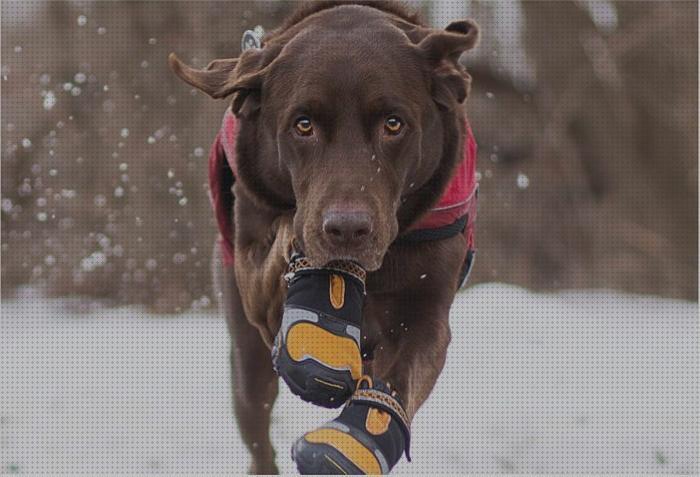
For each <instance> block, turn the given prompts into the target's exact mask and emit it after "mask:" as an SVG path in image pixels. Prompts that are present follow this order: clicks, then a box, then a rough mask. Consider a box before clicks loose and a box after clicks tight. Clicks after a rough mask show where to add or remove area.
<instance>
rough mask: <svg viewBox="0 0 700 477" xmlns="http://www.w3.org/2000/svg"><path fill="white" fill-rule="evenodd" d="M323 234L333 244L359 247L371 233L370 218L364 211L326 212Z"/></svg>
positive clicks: (332, 210) (335, 210)
mask: <svg viewBox="0 0 700 477" xmlns="http://www.w3.org/2000/svg"><path fill="white" fill-rule="evenodd" d="M323 233H324V234H325V235H326V237H328V238H329V239H330V240H331V241H332V242H334V243H338V244H342V245H359V244H360V243H361V242H363V241H364V240H365V239H367V238H368V237H369V236H370V234H371V233H372V217H371V216H370V214H369V212H367V211H365V210H338V209H331V210H327V211H326V212H324V213H323Z"/></svg>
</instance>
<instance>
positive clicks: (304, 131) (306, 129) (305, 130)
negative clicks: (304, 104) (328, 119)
mask: <svg viewBox="0 0 700 477" xmlns="http://www.w3.org/2000/svg"><path fill="white" fill-rule="evenodd" d="M294 128H295V129H296V130H297V133H299V134H300V135H301V136H311V135H312V134H313V133H314V127H313V125H312V124H311V120H310V119H309V118H307V117H306V116H301V117H299V118H297V120H296V122H295V123H294Z"/></svg>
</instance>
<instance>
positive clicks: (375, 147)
mask: <svg viewBox="0 0 700 477" xmlns="http://www.w3.org/2000/svg"><path fill="white" fill-rule="evenodd" d="M391 10H394V9H389V11H385V10H383V9H380V8H376V6H366V5H365V6H363V5H340V6H335V7H333V8H320V7H319V9H318V11H315V12H314V11H310V12H307V14H306V15H303V16H302V18H300V19H298V20H296V21H295V22H293V23H292V24H290V25H286V26H284V27H282V28H281V29H280V30H277V31H275V32H273V33H272V34H271V35H269V36H268V37H267V38H266V39H265V42H264V44H263V47H262V48H261V49H255V50H246V51H245V52H243V54H242V55H241V56H240V57H239V58H237V59H224V60H216V61H214V62H212V63H211V64H210V65H209V66H208V67H207V68H206V69H204V70H195V69H192V68H189V67H187V66H185V65H183V64H182V63H181V62H180V61H179V60H178V59H177V58H176V57H175V56H174V55H171V57H170V64H171V66H172V68H173V69H174V71H175V72H176V73H177V74H178V76H180V77H181V78H182V79H184V80H185V81H186V82H188V83H189V84H191V85H193V86H195V87H197V88H199V89H201V90H202V91H204V92H205V93H207V94H209V95H210V96H212V97H214V98H223V97H226V96H229V95H232V94H235V96H234V99H233V103H232V109H233V111H234V113H235V114H236V116H237V117H238V118H239V121H240V124H241V126H240V129H239V136H238V140H237V143H238V170H239V175H240V179H241V180H242V182H243V183H244V184H245V185H246V186H248V187H247V188H248V189H250V190H251V192H252V193H253V194H254V195H256V196H257V198H259V199H260V200H261V201H262V202H264V203H266V204H267V205H270V206H274V207H289V208H295V209H296V211H295V217H294V233H295V236H296V239H297V242H298V244H299V245H300V246H301V248H302V249H303V251H304V253H305V254H306V255H307V256H308V257H309V258H310V259H311V260H312V261H313V262H314V263H316V264H318V265H324V264H325V263H327V262H329V261H331V260H335V259H351V260H355V261H357V262H358V263H360V264H361V265H363V266H364V267H365V268H366V269H368V270H375V269H377V268H379V267H380V266H381V263H382V260H383V257H384V254H385V253H386V251H387V249H388V247H389V245H390V244H391V242H392V241H393V240H394V239H395V238H396V236H397V234H398V233H399V231H400V230H402V229H403V228H405V227H407V226H408V225H410V224H411V222H413V221H415V220H416V219H417V218H418V216H420V215H421V214H422V213H423V212H425V211H426V210H427V209H428V208H429V207H430V205H432V204H433V203H434V202H435V201H436V200H437V199H438V198H439V195H440V192H441V191H442V188H444V186H445V184H446V183H447V181H448V180H449V178H450V176H451V174H452V171H453V169H454V166H455V164H456V163H457V162H458V160H459V155H460V147H459V146H460V145H461V133H462V132H463V127H464V124H463V122H464V116H463V115H464V112H463V108H461V107H460V106H461V104H462V103H463V102H464V101H465V99H466V97H467V95H468V92H469V83H470V77H469V75H468V74H467V73H466V71H465V70H464V68H463V67H462V66H461V65H460V64H459V62H458V60H459V56H460V55H461V53H463V52H464V51H466V50H469V49H471V48H472V47H473V46H474V45H475V43H476V41H477V38H478V27H477V25H476V24H475V23H474V22H473V21H471V20H461V21H457V22H453V23H451V24H450V25H449V26H448V27H447V28H446V29H445V30H435V29H430V28H426V27H424V26H422V25H419V24H416V23H415V22H413V21H410V20H409V19H408V17H406V16H401V15H400V14H397V11H391ZM399 13H400V12H399Z"/></svg>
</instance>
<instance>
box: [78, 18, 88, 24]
mask: <svg viewBox="0 0 700 477" xmlns="http://www.w3.org/2000/svg"><path fill="white" fill-rule="evenodd" d="M86 24H87V17H86V16H85V15H80V16H79V17H78V26H85V25H86Z"/></svg>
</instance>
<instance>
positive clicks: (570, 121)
mask: <svg viewBox="0 0 700 477" xmlns="http://www.w3.org/2000/svg"><path fill="white" fill-rule="evenodd" d="M522 5H523V11H524V14H525V20H526V21H525V28H526V34H525V47H526V49H527V51H528V54H529V55H530V56H531V58H532V59H533V61H534V62H535V64H536V69H537V84H538V87H537V95H536V104H537V107H538V112H539V114H540V115H541V118H542V125H543V126H542V131H541V134H540V135H539V137H538V138H537V140H536V144H535V153H534V154H535V157H536V159H537V161H539V166H538V168H537V173H536V175H535V177H534V178H532V179H533V180H532V181H531V182H532V184H533V187H535V188H536V189H537V190H536V193H537V195H538V198H537V201H536V203H538V204H541V205H540V213H539V214H538V215H539V216H538V217H534V218H533V219H534V220H535V223H536V224H537V225H538V226H539V227H541V228H540V232H539V233H536V232H535V231H534V230H533V235H532V236H531V237H529V238H528V239H527V240H528V241H529V242H530V243H529V244H528V245H527V246H525V247H524V251H525V253H526V254H528V255H529V256H531V257H532V260H530V261H526V262H524V263H523V265H524V266H523V267H521V268H520V271H519V272H516V274H517V275H516V276H515V277H514V278H515V281H516V282H518V283H523V284H529V285H534V286H536V287H538V286H543V287H546V288H550V287H559V286H564V287H611V288H622V289H625V290H628V291H632V292H639V293H659V294H662V295H666V296H677V297H684V298H696V297H697V275H696V273H695V271H694V270H695V268H694V265H695V264H696V263H697V251H696V247H695V245H696V243H697V215H696V214H697V209H696V208H695V206H694V204H693V203H691V202H690V201H689V200H688V198H689V197H690V195H689V194H690V193H692V192H693V190H695V193H694V194H693V195H692V197H696V196H697V189H696V187H697V185H696V183H695V181H694V179H693V180H692V181H691V180H688V177H689V176H690V175H692V176H693V177H696V175H697V172H696V171H697V169H696V166H695V167H693V166H691V164H690V159H689V158H693V160H696V158H697V146H696V143H695V142H694V140H691V139H689V138H691V137H695V136H696V133H697V123H696V121H695V120H694V118H693V117H692V114H690V112H689V111H690V109H693V110H694V109H695V108H696V106H697V95H696V94H697V86H696V82H695V81H696V80H695V72H696V71H697V68H696V61H697V49H696V44H697V38H696V37H694V35H695V33H694V32H695V30H694V27H693V25H692V23H693V22H694V21H696V20H693V19H696V18H697V15H695V14H694V13H693V10H694V9H695V8H696V7H695V6H694V4H693V5H691V4H690V3H683V2H672V3H664V2H656V3H653V4H651V3H649V2H643V3H628V2H622V3H621V4H620V6H621V9H620V19H621V21H620V28H619V30H618V31H616V32H614V33H611V34H610V35H608V36H606V35H603V34H601V33H600V32H599V31H598V29H597V28H596V27H595V25H594V24H593V22H592V20H591V19H590V16H589V15H588V14H587V12H586V11H585V10H583V9H582V8H581V7H580V6H579V4H577V3H574V2H523V4H522ZM680 17H685V18H686V20H684V21H685V25H686V26H685V27H684V28H680V30H681V31H680V32H679V31H678V28H677V26H678V24H677V23H676V22H675V20H676V19H678V18H680ZM671 31H673V33H669V32H671ZM678 51H685V52H687V53H683V54H677V55H676V54H673V53H674V52H678ZM642 57H643V58H644V62H643V63H640V62H639V61H638V59H639V58H642ZM691 57H692V58H694V59H692V58H691ZM673 76H675V78H673V79H669V77H673ZM669 81H670V82H671V83H678V85H676V84H669ZM676 86H678V87H676ZM690 89H693V91H694V92H692V93H691V92H690V91H689V90H690ZM684 91H687V92H688V94H687V95H683V94H682V92H684ZM679 93H680V94H679ZM682 102H687V103H686V104H688V106H686V107H683V106H681V108H680V114H679V111H678V109H677V107H678V106H679V103H682ZM640 108H641V110H640ZM686 111H687V112H686ZM670 129H672V130H673V132H671V131H670ZM538 185H539V187H538ZM694 187H695V189H693V188H694ZM533 192H534V191H533ZM691 243H692V244H693V245H692V246H691ZM521 251H522V250H521ZM538 251H539V253H538Z"/></svg>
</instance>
